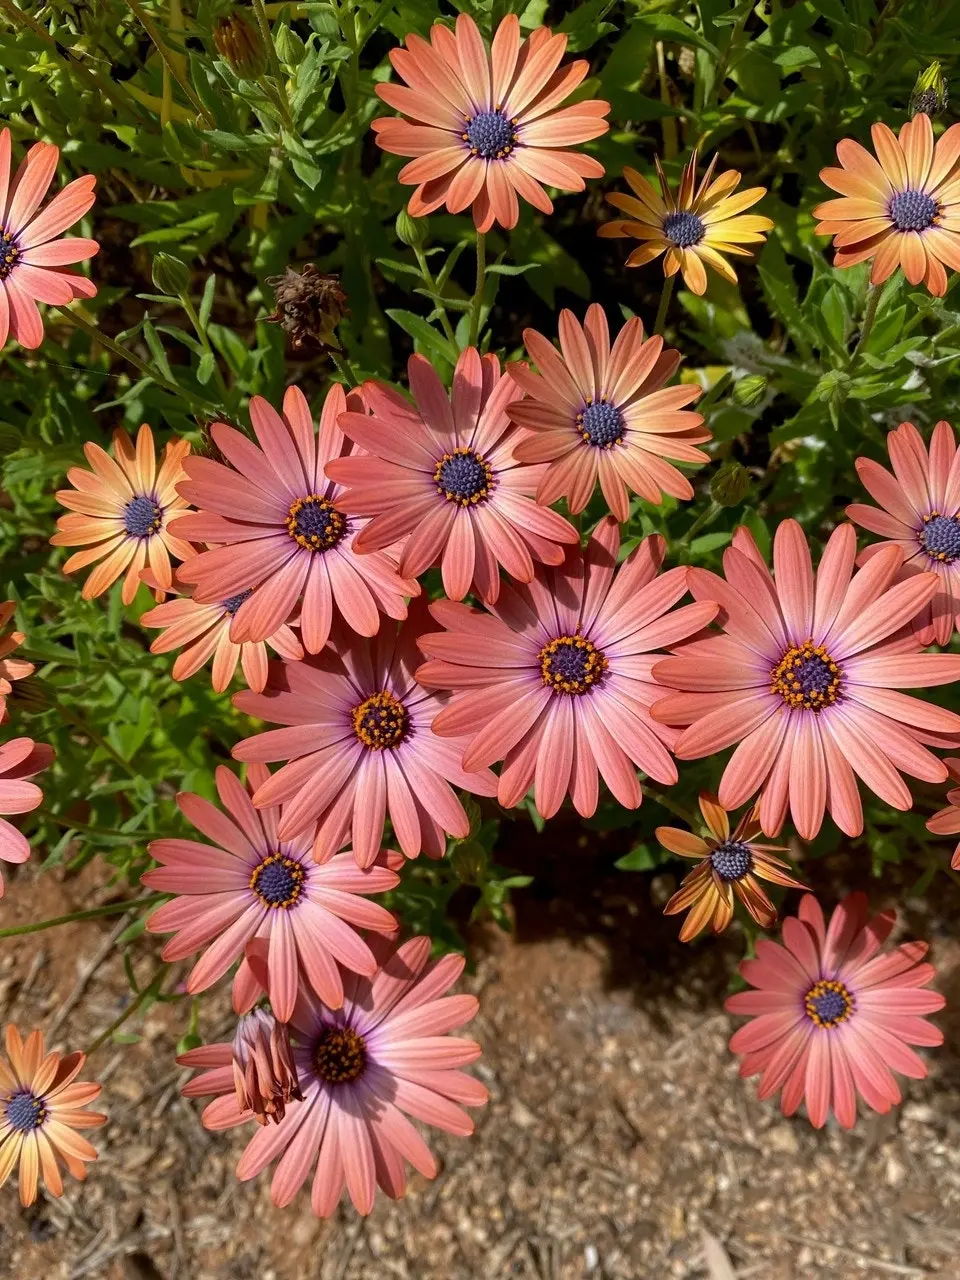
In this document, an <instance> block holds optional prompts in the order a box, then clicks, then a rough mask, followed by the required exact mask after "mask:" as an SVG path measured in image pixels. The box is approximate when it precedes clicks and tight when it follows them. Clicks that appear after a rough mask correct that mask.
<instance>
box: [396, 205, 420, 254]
mask: <svg viewBox="0 0 960 1280" xmlns="http://www.w3.org/2000/svg"><path fill="white" fill-rule="evenodd" d="M396 231H397V239H398V240H399V241H400V243H401V244H405V245H408V246H409V247H410V248H411V249H412V248H414V247H415V246H417V245H421V244H424V243H425V242H426V239H427V220H426V218H413V217H411V215H410V214H409V213H408V212H407V209H406V206H404V207H403V208H402V209H401V210H400V212H399V213H398V214H397V221H396Z"/></svg>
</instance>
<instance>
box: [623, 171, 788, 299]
mask: <svg viewBox="0 0 960 1280" xmlns="http://www.w3.org/2000/svg"><path fill="white" fill-rule="evenodd" d="M697 159H698V156H697V152H696V151H694V153H693V156H692V158H691V160H690V162H689V163H688V164H687V165H686V166H685V168H684V170H683V177H682V178H681V179H680V186H679V187H678V189H677V192H676V194H674V193H673V191H671V190H670V184H669V183H668V182H667V179H666V177H665V175H664V172H663V169H662V167H661V165H660V159H659V157H657V158H656V165H657V178H658V179H659V182H660V191H661V192H662V195H658V194H657V192H656V191H655V190H654V188H653V187H652V186H651V184H650V183H649V182H648V181H647V180H646V178H644V177H642V176H641V175H640V174H639V173H637V171H636V169H631V168H626V169H624V171H623V176H624V177H625V178H626V180H627V182H628V183H629V185H630V187H631V188H632V190H633V192H634V195H632V196H628V195H624V194H622V193H621V192H619V191H614V192H612V193H611V194H610V195H608V196H607V200H608V201H609V202H610V204H612V205H613V206H614V208H616V209H620V210H621V211H622V212H623V213H627V214H629V215H630V216H629V218H627V219H623V218H618V219H616V220H615V221H613V222H607V223H604V224H603V225H602V226H601V227H600V228H599V234H600V235H601V236H604V237H607V238H614V239H623V238H625V237H627V238H631V239H634V240H640V241H642V242H643V243H641V244H640V245H639V246H638V247H637V248H636V249H634V251H633V252H632V253H631V254H630V256H629V258H627V266H628V267H642V266H643V265H644V263H646V262H652V261H653V259H654V258H659V257H660V255H661V253H662V254H664V255H665V257H664V259H663V273H664V275H665V276H667V277H668V278H669V277H670V276H674V275H676V273H677V272H678V271H679V272H680V273H681V275H682V276H683V282H684V284H685V285H686V286H687V288H688V289H691V290H692V291H693V292H694V293H697V294H703V293H706V290H707V273H706V271H705V270H704V268H705V267H713V269H714V271H716V272H717V274H718V275H721V276H723V278H724V280H729V281H730V283H731V284H736V283H737V273H736V272H735V271H734V269H733V267H731V265H730V263H729V262H727V260H726V258H725V257H724V254H731V253H732V254H735V255H738V256H739V257H743V258H752V257H753V252H754V251H753V250H752V249H745V248H744V247H743V246H744V245H748V244H749V245H757V244H763V241H764V236H765V235H766V233H767V232H768V231H770V230H771V229H772V227H773V222H772V221H771V219H770V218H764V217H761V216H760V215H758V214H747V213H745V212H744V210H746V209H749V208H750V206H751V205H755V204H756V203H757V201H758V200H762V199H763V197H764V196H765V195H766V194H767V192H766V188H765V187H747V188H746V190H744V191H740V192H737V194H734V192H735V191H736V189H737V187H738V186H739V185H740V177H741V175H740V173H739V172H738V171H737V170H736V169H728V170H727V171H726V172H725V173H721V175H720V177H719V178H716V179H714V176H713V173H714V170H715V169H716V167H717V156H714V157H713V159H712V160H711V161H710V165H709V167H708V169H707V172H706V173H705V174H704V175H703V178H702V179H701V181H700V185H699V186H697Z"/></svg>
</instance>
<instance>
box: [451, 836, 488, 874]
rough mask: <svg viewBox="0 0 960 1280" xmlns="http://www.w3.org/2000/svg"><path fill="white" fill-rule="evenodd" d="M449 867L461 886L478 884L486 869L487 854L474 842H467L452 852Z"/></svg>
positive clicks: (481, 846)
mask: <svg viewBox="0 0 960 1280" xmlns="http://www.w3.org/2000/svg"><path fill="white" fill-rule="evenodd" d="M450 865H451V866H452V867H453V870H454V874H455V875H456V877H457V879H458V880H460V881H462V882H463V884H480V882H481V881H482V880H483V874H484V872H485V871H486V869H487V852H486V850H485V849H484V847H483V845H480V844H477V842H476V841H475V840H467V841H466V842H465V843H464V844H458V845H457V847H456V848H455V849H454V850H453V852H452V853H451V855H450Z"/></svg>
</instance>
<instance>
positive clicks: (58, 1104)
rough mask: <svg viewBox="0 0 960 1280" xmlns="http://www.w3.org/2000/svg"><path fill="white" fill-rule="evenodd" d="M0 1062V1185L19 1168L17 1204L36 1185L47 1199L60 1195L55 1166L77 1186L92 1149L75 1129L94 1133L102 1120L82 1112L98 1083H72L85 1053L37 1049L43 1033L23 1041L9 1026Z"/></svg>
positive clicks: (33, 1194)
mask: <svg viewBox="0 0 960 1280" xmlns="http://www.w3.org/2000/svg"><path fill="white" fill-rule="evenodd" d="M6 1050H7V1056H6V1059H4V1058H2V1057H0V1187H2V1186H3V1184H4V1183H5V1182H6V1181H7V1179H8V1178H9V1177H10V1175H11V1174H12V1173H13V1171H14V1169H16V1168H17V1166H18V1164H19V1169H20V1203H21V1204H22V1205H31V1204H33V1202H34V1200H36V1198H37V1182H38V1180H39V1178H40V1176H41V1175H42V1177H43V1184H44V1186H45V1187H46V1189H47V1192H48V1193H49V1194H50V1195H52V1196H59V1195H62V1194H63V1179H62V1177H61V1176H60V1165H61V1163H62V1164H63V1165H64V1166H65V1167H66V1169H67V1171H68V1172H69V1173H72V1174H73V1176H74V1177H75V1178H78V1179H79V1180H80V1181H81V1182H82V1181H83V1180H84V1179H85V1178H86V1176H87V1162H89V1161H90V1160H96V1158H97V1152H96V1149H95V1148H94V1147H92V1146H91V1145H90V1143H89V1142H87V1140H86V1138H82V1137H81V1136H80V1134H79V1133H77V1132H76V1130H77V1129H95V1128H97V1127H98V1126H99V1125H102V1124H105V1123H106V1120H107V1117H106V1116H105V1115H100V1114H98V1113H97V1112H96V1111H87V1109H86V1108H87V1106H88V1104H89V1103H91V1102H93V1101H94V1099H95V1098H98V1097H99V1096H100V1085H98V1084H91V1083H88V1082H86V1081H82V1080H77V1075H78V1074H79V1073H80V1071H81V1070H82V1069H83V1064H84V1063H85V1062H86V1060H87V1059H86V1054H83V1053H68V1054H65V1055H64V1056H63V1057H61V1056H60V1054H59V1053H47V1054H45V1053H44V1051H43V1035H42V1034H41V1032H39V1031H31V1032H30V1034H29V1035H28V1036H27V1039H26V1043H24V1041H23V1040H22V1039H21V1037H20V1032H19V1031H18V1030H17V1028H16V1027H15V1026H13V1024H10V1025H9V1026H8V1027H7V1031H6Z"/></svg>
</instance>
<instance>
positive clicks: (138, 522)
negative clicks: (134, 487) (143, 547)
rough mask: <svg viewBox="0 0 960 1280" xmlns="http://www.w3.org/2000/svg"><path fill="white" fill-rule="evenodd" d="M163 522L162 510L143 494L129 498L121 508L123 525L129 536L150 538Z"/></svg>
mask: <svg viewBox="0 0 960 1280" xmlns="http://www.w3.org/2000/svg"><path fill="white" fill-rule="evenodd" d="M161 524H163V511H162V509H161V508H160V507H159V506H158V505H157V503H156V502H154V500H153V498H148V497H147V496H146V495H145V494H142V493H141V494H138V495H137V497H135V498H131V499H130V501H129V502H128V503H127V505H126V506H125V507H124V508H123V527H124V528H125V529H126V531H127V533H129V535H130V537H131V538H152V537H153V535H154V534H155V533H157V532H158V531H159V529H160V526H161Z"/></svg>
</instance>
